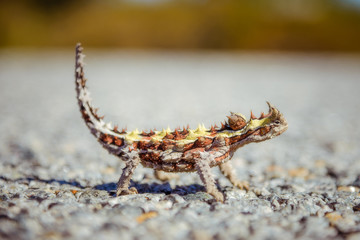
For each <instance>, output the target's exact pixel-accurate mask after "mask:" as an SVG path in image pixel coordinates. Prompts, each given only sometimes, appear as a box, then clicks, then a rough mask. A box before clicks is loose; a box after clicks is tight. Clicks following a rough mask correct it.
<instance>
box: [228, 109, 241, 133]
mask: <svg viewBox="0 0 360 240" xmlns="http://www.w3.org/2000/svg"><path fill="white" fill-rule="evenodd" d="M227 118H228V119H229V126H230V128H231V129H232V130H240V129H242V128H243V127H244V126H245V125H246V120H245V119H244V117H243V116H241V115H240V114H237V113H231V115H230V116H227Z"/></svg>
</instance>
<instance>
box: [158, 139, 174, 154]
mask: <svg viewBox="0 0 360 240" xmlns="http://www.w3.org/2000/svg"><path fill="white" fill-rule="evenodd" d="M174 145H175V143H174V141H172V140H169V139H164V140H163V141H162V142H161V144H160V146H159V147H158V149H160V150H162V151H166V150H168V149H173V148H174Z"/></svg>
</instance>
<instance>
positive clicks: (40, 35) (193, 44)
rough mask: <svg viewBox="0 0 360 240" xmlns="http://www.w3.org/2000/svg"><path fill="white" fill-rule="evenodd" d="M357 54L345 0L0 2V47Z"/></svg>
mask: <svg viewBox="0 0 360 240" xmlns="http://www.w3.org/2000/svg"><path fill="white" fill-rule="evenodd" d="M76 42H82V43H83V44H85V45H86V46H92V47H123V48H171V49H250V50H299V51H312V50H316V51H360V11H359V8H356V7H354V6H352V5H349V4H344V2H343V1H340V0H316V1H314V0H291V1H289V0H272V1H270V0H252V1H241V0H222V1H216V0H207V1H206V0H192V1H190V0H172V1H171V0H162V1H161V0H158V1H155V0H153V1H151V3H148V2H147V1H146V0H142V1H140V0H138V1H131V0H127V1H120V0H117V1H109V0H77V1H73V0H17V1H10V0H0V47H13V46H15V47H17V46H22V47H23V46H25V47H63V46H74V44H75V43H76Z"/></svg>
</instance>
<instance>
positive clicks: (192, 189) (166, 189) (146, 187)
mask: <svg viewBox="0 0 360 240" xmlns="http://www.w3.org/2000/svg"><path fill="white" fill-rule="evenodd" d="M130 187H135V188H136V190H137V191H138V193H154V194H156V193H165V194H166V195H168V194H178V195H181V196H184V195H187V194H195V193H197V192H204V191H205V187H204V186H202V185H200V184H190V185H181V186H178V185H177V186H176V187H175V188H171V186H170V184H169V183H168V182H164V183H161V184H160V183H139V182H136V181H132V180H131V183H130ZM94 188H95V189H96V190H106V191H108V192H109V193H113V194H114V195H115V192H116V183H114V182H111V183H105V184H100V185H96V186H95V187H94Z"/></svg>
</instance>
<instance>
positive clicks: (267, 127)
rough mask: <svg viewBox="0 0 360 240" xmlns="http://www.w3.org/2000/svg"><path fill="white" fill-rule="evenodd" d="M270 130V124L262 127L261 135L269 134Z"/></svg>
mask: <svg viewBox="0 0 360 240" xmlns="http://www.w3.org/2000/svg"><path fill="white" fill-rule="evenodd" d="M269 131H270V127H269V126H266V127H263V128H260V135H261V136H263V135H265V134H267V133H268V132H269Z"/></svg>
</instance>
